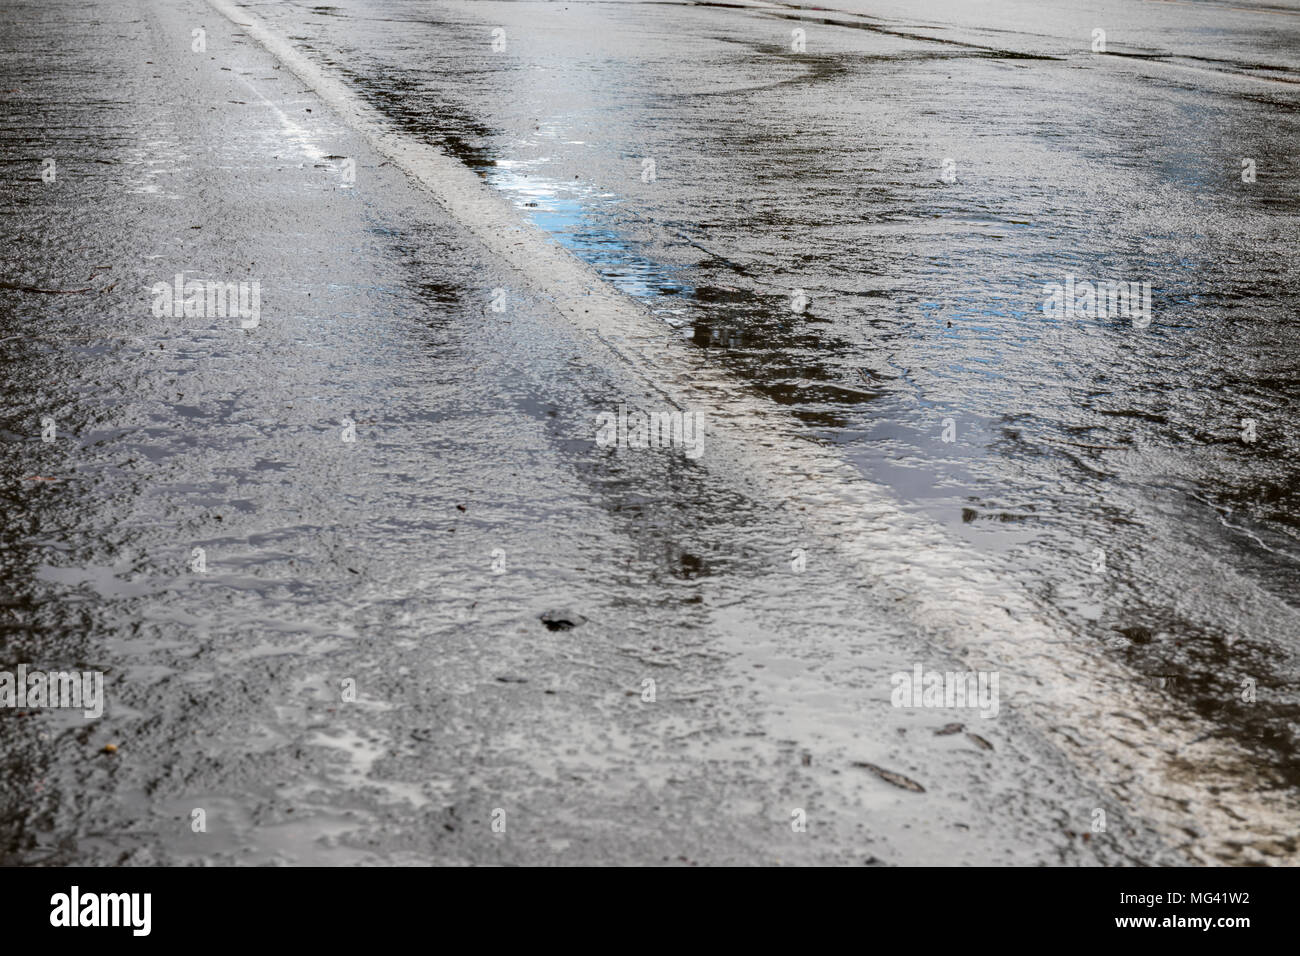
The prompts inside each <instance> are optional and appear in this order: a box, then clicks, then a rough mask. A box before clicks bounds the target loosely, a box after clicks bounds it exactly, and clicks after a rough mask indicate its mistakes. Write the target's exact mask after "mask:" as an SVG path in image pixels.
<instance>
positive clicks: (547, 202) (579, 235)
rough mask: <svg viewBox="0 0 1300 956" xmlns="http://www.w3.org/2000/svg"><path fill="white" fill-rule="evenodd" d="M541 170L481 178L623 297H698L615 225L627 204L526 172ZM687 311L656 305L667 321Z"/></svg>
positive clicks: (488, 170) (486, 171)
mask: <svg viewBox="0 0 1300 956" xmlns="http://www.w3.org/2000/svg"><path fill="white" fill-rule="evenodd" d="M537 165H538V164H537V163H523V162H516V161H511V160H497V162H496V164H495V165H493V166H489V167H485V168H483V169H480V170H478V172H479V173H480V174H481V175H483V176H484V177H485V178H486V179H487V181H488V183H489V184H490V185H492V186H493V187H494V188H496V189H499V190H500V191H501V192H502V193H504V194H505V195H506V196H508V197H509V198H510V200H511V202H513V203H514V204H515V206H516V207H517V208H518V209H519V210H520V211H521V212H522V213H523V214H524V215H525V216H526V217H527V218H528V219H529V220H530V221H531V222H532V223H533V224H534V225H536V226H537V227H538V228H540V229H542V230H544V231H545V232H547V233H548V234H549V235H552V236H554V237H555V239H556V240H557V241H558V242H560V243H561V244H562V245H563V246H564V247H565V248H567V249H570V250H571V251H573V252H574V253H575V254H576V255H577V256H578V257H579V258H580V259H582V260H583V261H584V262H586V263H587V264H588V265H591V266H593V267H594V268H595V269H596V270H597V271H598V272H600V274H601V275H602V276H603V277H604V278H606V279H607V280H608V281H610V282H612V283H614V285H616V286H617V287H618V289H619V290H620V291H621V292H623V293H625V294H627V295H631V296H634V297H636V298H638V299H643V300H645V299H649V300H660V299H663V298H665V297H669V298H675V297H680V298H683V299H684V298H687V297H690V296H692V295H693V294H694V291H695V290H694V289H693V288H692V287H691V286H690V285H688V284H687V283H686V282H684V281H682V279H681V278H679V277H678V275H677V272H678V271H679V270H677V269H674V268H673V267H671V266H666V265H664V264H663V263H661V262H657V261H655V260H654V259H651V258H649V257H648V256H645V255H643V254H641V253H640V252H638V251H637V246H638V245H639V243H638V242H637V241H636V240H635V239H633V238H630V237H629V236H628V235H627V234H626V231H625V230H623V229H621V228H619V227H617V226H616V225H615V222H614V219H615V212H616V210H617V207H618V206H619V205H620V202H621V201H620V200H619V199H618V198H617V197H616V196H614V195H613V194H612V193H606V192H597V191H596V190H594V189H589V188H588V189H584V188H582V187H576V188H575V187H573V186H569V185H567V184H563V183H561V182H559V181H558V180H553V179H548V178H546V177H545V176H542V175H538V174H537V173H536V172H532V171H526V170H532V169H535V167H536V166H537ZM685 306H686V303H685V302H683V303H681V306H680V307H672V306H669V307H665V306H664V304H663V303H662V302H659V301H656V302H654V303H653V304H652V308H653V310H654V311H655V312H656V313H658V314H662V315H665V316H672V315H674V314H684V313H685ZM669 321H671V319H669ZM673 324H679V323H673Z"/></svg>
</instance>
